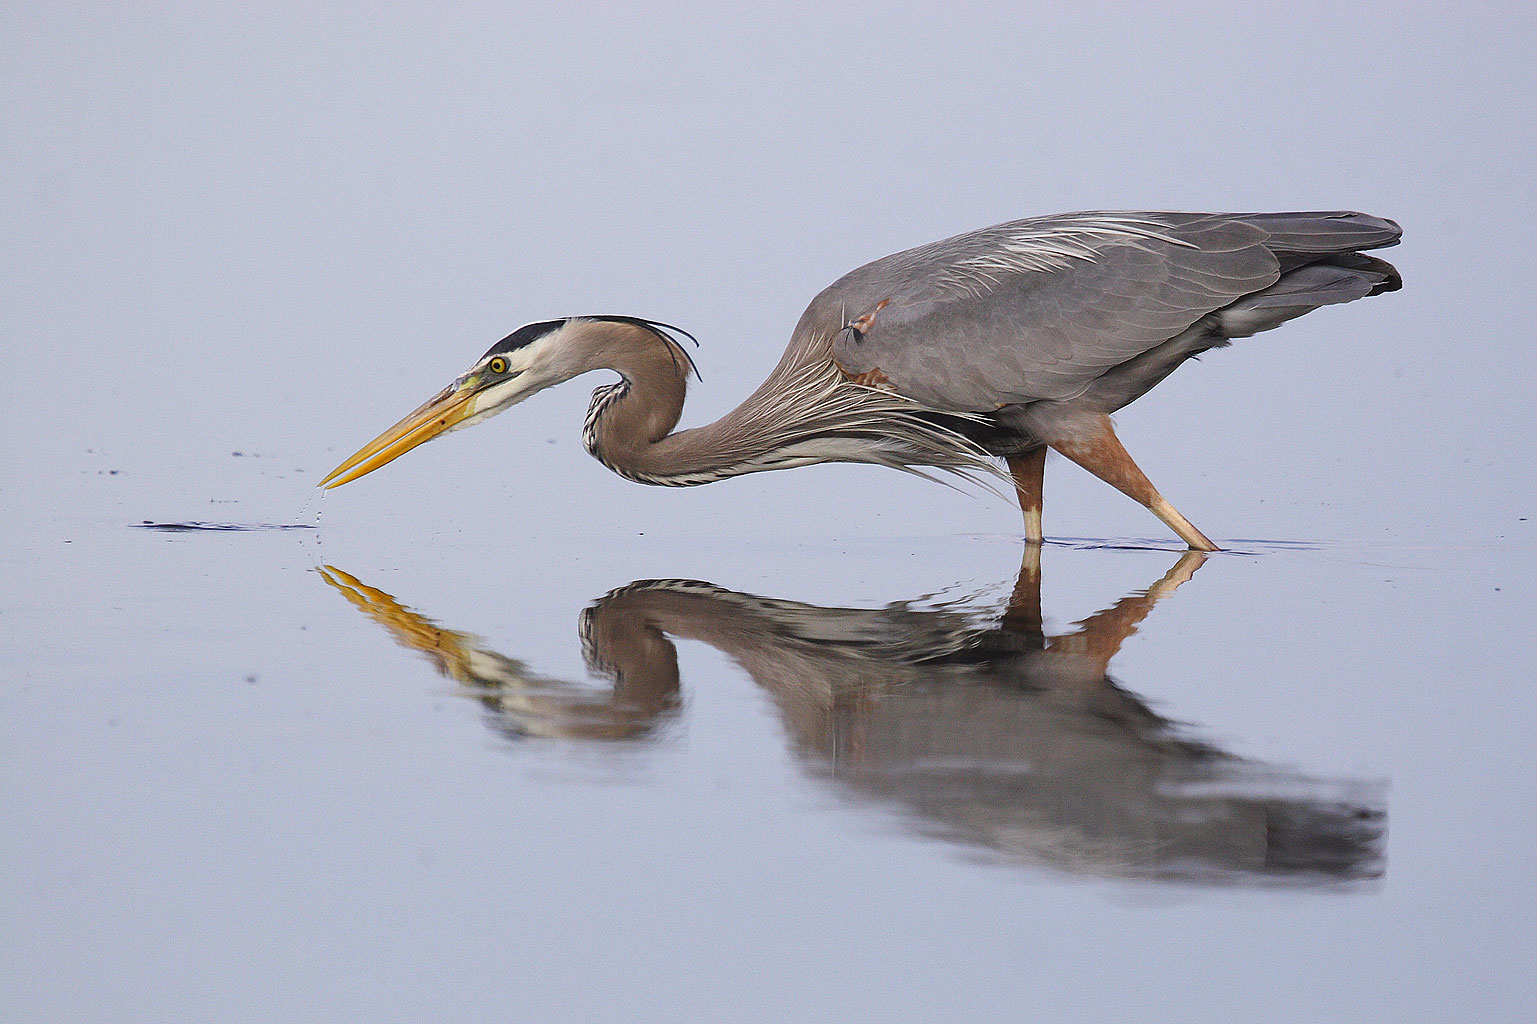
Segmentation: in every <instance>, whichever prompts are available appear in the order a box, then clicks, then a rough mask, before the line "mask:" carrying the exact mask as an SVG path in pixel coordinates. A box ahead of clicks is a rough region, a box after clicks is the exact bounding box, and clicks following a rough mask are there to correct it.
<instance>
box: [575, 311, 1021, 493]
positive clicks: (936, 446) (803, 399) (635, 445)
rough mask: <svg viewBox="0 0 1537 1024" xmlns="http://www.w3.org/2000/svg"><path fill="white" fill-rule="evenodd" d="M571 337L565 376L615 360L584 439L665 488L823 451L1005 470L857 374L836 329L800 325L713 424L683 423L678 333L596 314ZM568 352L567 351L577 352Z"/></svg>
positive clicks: (683, 371) (604, 458)
mask: <svg viewBox="0 0 1537 1024" xmlns="http://www.w3.org/2000/svg"><path fill="white" fill-rule="evenodd" d="M569 340H570V344H569V346H563V352H562V368H561V370H560V371H559V372H558V374H557V377H558V379H569V378H570V377H574V376H576V375H577V374H578V373H584V372H586V371H587V370H595V369H604V368H606V369H611V370H614V371H615V372H617V373H618V374H619V376H620V380H619V381H618V382H617V383H614V384H610V385H608V386H606V387H601V388H598V389H597V390H596V391H594V392H593V395H592V405H591V406H590V407H589V408H588V411H587V423H586V426H585V427H584V429H583V431H582V442H583V444H584V445H585V446H586V448H587V450H588V451H589V452H591V453H592V455H593V456H594V457H595V458H597V460H598V461H599V462H601V463H603V464H604V465H605V466H607V467H608V468H609V469H612V470H613V471H614V472H616V473H618V474H619V475H620V476H623V477H626V478H627V479H630V480H634V481H637V482H639V483H645V484H659V485H661V486H665V487H687V486H691V485H694V484H706V483H710V482H712V481H715V480H723V479H725V478H726V477H731V476H739V475H741V474H744V473H759V472H764V471H766V470H771V469H792V468H794V467H796V466H809V465H812V464H814V463H818V462H866V463H875V464H877V465H884V466H891V467H894V468H897V469H908V468H911V467H913V466H933V467H937V468H940V469H944V470H949V471H952V472H959V473H961V474H963V475H964V474H966V473H977V472H980V473H995V472H996V469H995V468H994V467H993V466H992V465H991V463H990V461H989V460H988V457H987V455H986V453H985V452H983V451H982V450H981V449H980V448H976V447H975V446H974V445H972V444H970V442H968V441H966V439H965V438H964V437H962V436H960V435H959V434H956V433H955V432H954V431H952V430H950V429H949V428H947V427H945V426H942V425H939V424H936V423H934V422H931V421H929V420H928V419H926V418H925V416H924V414H923V413H924V410H922V409H921V408H920V407H917V406H915V405H914V404H913V403H911V402H909V401H908V400H906V399H904V398H901V397H900V396H897V395H893V394H888V393H885V392H882V391H880V390H878V389H875V388H871V387H865V386H862V385H858V384H855V383H852V382H851V381H849V380H848V378H846V377H845V376H844V375H843V373H842V371H840V370H839V369H838V367H837V364H836V363H835V362H834V361H833V358H832V344H831V335H827V334H823V333H818V332H812V331H807V332H802V331H799V330H798V331H797V332H796V337H795V339H794V340H792V341H791V343H790V346H789V347H788V348H787V349H786V350H785V353H784V356H783V357H782V358H781V359H780V360H779V365H777V366H776V367H775V368H774V370H773V372H772V373H770V374H769V375H768V378H767V379H766V380H764V382H763V383H762V384H761V385H759V386H758V389H757V390H756V391H754V392H753V393H752V394H751V395H749V396H748V397H747V398H746V399H745V400H744V401H743V402H742V403H741V404H740V405H738V406H737V407H736V408H735V409H732V410H731V411H730V412H728V413H726V415H724V416H722V417H721V418H720V419H718V420H716V421H715V422H714V423H709V424H706V425H705V426H702V427H694V428H692V429H689V430H680V431H678V432H677V433H673V432H672V431H673V428H674V427H676V426H677V425H678V418H679V416H681V415H682V412H683V398H684V394H685V392H686V390H687V384H688V376H687V375H688V371H689V366H690V364H689V362H688V359H687V357H686V355H685V354H683V353H682V352H680V351H678V350H677V349H675V348H674V346H673V343H671V342H669V341H667V340H664V339H663V338H662V337H660V336H659V335H657V334H655V333H653V332H652V331H649V330H647V329H645V328H644V327H638V326H636V325H634V324H630V323H625V322H620V321H600V320H593V321H586V322H584V323H583V324H582V326H581V329H580V331H579V332H578V333H576V334H575V335H573V336H570V339H569ZM567 360H569V361H567Z"/></svg>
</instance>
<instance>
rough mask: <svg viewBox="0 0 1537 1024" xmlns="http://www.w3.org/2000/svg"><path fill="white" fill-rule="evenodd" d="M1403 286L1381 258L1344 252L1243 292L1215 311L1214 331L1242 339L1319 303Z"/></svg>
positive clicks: (1301, 313)
mask: <svg viewBox="0 0 1537 1024" xmlns="http://www.w3.org/2000/svg"><path fill="white" fill-rule="evenodd" d="M1401 287H1403V279H1402V278H1401V277H1399V275H1398V271H1397V270H1396V269H1394V267H1393V265H1392V264H1391V263H1388V262H1387V261H1386V260H1379V259H1377V258H1375V257H1373V256H1363V255H1361V254H1360V253H1357V252H1344V253H1339V254H1336V255H1332V256H1328V257H1326V258H1324V259H1321V260H1318V261H1317V262H1314V263H1308V264H1305V265H1303V266H1300V267H1297V268H1296V269H1294V270H1291V271H1288V272H1287V273H1284V274H1282V275H1281V279H1280V280H1279V281H1277V282H1276V283H1275V284H1273V285H1271V286H1270V287H1269V288H1266V289H1264V290H1262V291H1257V292H1254V293H1253V294H1252V295H1245V296H1244V297H1243V298H1241V299H1239V300H1238V301H1237V302H1234V303H1233V304H1232V305H1230V306H1225V307H1223V308H1222V309H1219V310H1217V311H1216V312H1215V313H1214V314H1212V315H1213V316H1215V317H1216V318H1217V330H1218V331H1219V332H1220V333H1221V334H1222V335H1223V336H1225V337H1228V338H1247V337H1249V336H1250V335H1251V334H1258V333H1259V332H1260V331H1268V330H1270V329H1271V328H1273V327H1279V326H1281V325H1282V324H1284V323H1285V322H1286V321H1288V320H1295V319H1296V318H1297V317H1299V316H1302V315H1304V314H1306V313H1311V312H1312V311H1313V310H1315V309H1317V308H1318V307H1320V306H1330V305H1334V304H1336V303H1340V302H1354V301H1355V300H1356V299H1362V298H1365V297H1366V296H1368V295H1377V294H1379V293H1381V292H1390V291H1396V290H1397V289H1399V288H1401Z"/></svg>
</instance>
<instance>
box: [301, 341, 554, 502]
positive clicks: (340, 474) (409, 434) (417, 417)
mask: <svg viewBox="0 0 1537 1024" xmlns="http://www.w3.org/2000/svg"><path fill="white" fill-rule="evenodd" d="M570 322H571V321H570V320H544V321H541V322H539V323H534V324H528V325H527V326H524V327H519V328H518V329H517V330H516V331H513V332H512V333H511V334H509V335H507V337H505V338H503V339H502V340H501V341H499V342H497V343H496V344H495V345H492V346H491V348H490V349H488V350H487V351H486V354H485V355H483V356H481V357H480V358H479V359H477V360H475V364H474V365H473V366H471V367H470V368H469V369H468V370H466V371H465V372H464V373H462V374H460V375H459V376H458V377H457V378H455V379H454V382H453V383H452V384H450V385H449V386H448V387H446V388H444V389H443V390H442V391H439V392H438V393H437V394H436V395H433V396H432V397H431V398H429V399H428V400H427V401H426V402H425V403H423V404H422V405H421V406H420V407H419V408H417V409H416V410H414V411H413V412H411V413H410V414H409V415H407V416H406V417H405V418H404V419H402V420H401V421H400V422H399V423H397V424H395V425H394V426H393V427H390V428H389V429H388V430H386V431H385V432H384V433H382V434H380V435H379V436H378V437H376V438H374V439H373V440H372V441H370V442H368V444H366V445H364V446H363V447H362V448H360V449H358V451H357V452H356V453H355V454H354V455H353V456H352V457H351V458H349V459H347V461H346V462H343V463H342V464H341V465H340V466H337V467H336V468H335V469H334V470H332V471H331V472H330V474H329V475H328V476H326V478H325V479H324V480H322V481H320V484H319V486H321V487H325V488H327V489H329V488H332V487H340V486H341V485H342V484H345V483H351V482H352V481H353V480H356V479H357V478H358V477H360V476H364V475H366V474H368V473H372V472H373V471H374V470H376V469H378V468H379V467H380V466H383V465H385V464H386V463H389V462H392V461H394V460H395V459H397V458H399V457H400V456H402V455H404V454H405V453H406V452H408V451H410V450H411V449H412V448H415V447H416V446H417V445H420V444H425V443H426V442H428V441H431V440H432V439H433V438H435V437H437V436H439V435H440V434H446V433H448V432H449V431H453V430H459V429H460V428H462V427H467V426H469V425H470V424H472V423H479V422H480V421H481V420H484V419H489V418H490V417H492V416H495V415H496V414H497V413H499V412H501V411H502V410H504V409H510V408H512V407H513V406H514V405H517V404H518V403H519V402H521V401H523V399H525V398H527V397H528V396H529V395H532V394H534V393H535V392H537V391H543V390H544V389H545V388H547V387H551V386H552V385H555V384H559V383H561V382H562V381H564V380H569V379H570V378H571V377H573V376H575V373H573V372H571V371H572V370H573V369H574V368H573V367H571V366H569V365H567V362H568V361H567V360H564V359H562V358H560V356H561V350H562V348H563V347H564V346H562V345H561V344H560V341H559V335H560V333H561V328H563V327H565V326H566V325H567V324H569V323H570Z"/></svg>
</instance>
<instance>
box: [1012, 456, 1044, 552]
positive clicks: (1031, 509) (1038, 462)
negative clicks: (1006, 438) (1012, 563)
mask: <svg viewBox="0 0 1537 1024" xmlns="http://www.w3.org/2000/svg"><path fill="white" fill-rule="evenodd" d="M1008 463H1009V474H1010V475H1011V476H1013V477H1014V490H1015V491H1016V492H1017V493H1018V495H1019V508H1020V511H1021V512H1023V513H1024V514H1025V540H1026V541H1027V542H1028V543H1030V544H1039V543H1040V542H1041V541H1042V540H1043V539H1044V538H1043V536H1042V534H1041V484H1042V479H1043V478H1044V477H1045V475H1046V446H1045V445H1042V446H1041V447H1039V448H1032V449H1031V450H1030V451H1028V452H1026V453H1025V454H1023V455H1010V456H1009V457H1008Z"/></svg>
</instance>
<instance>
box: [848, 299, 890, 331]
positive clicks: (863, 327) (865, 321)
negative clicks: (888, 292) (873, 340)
mask: <svg viewBox="0 0 1537 1024" xmlns="http://www.w3.org/2000/svg"><path fill="white" fill-rule="evenodd" d="M889 305H891V300H890V299H882V300H881V301H879V302H877V303H876V304H875V308H874V309H872V310H870V312H868V313H866V314H864V315H863V316H859V317H855V318H854V319H853V320H850V321H849V326H850V327H852V328H854V330H856V331H858V332H859V333H860V334H863V333H865V332H866V331H868V330H869V329H870V328H872V327H874V326H875V314H877V313H879V312H880V311H881V310H883V309H885V308H886V307H887V306H889Z"/></svg>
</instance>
